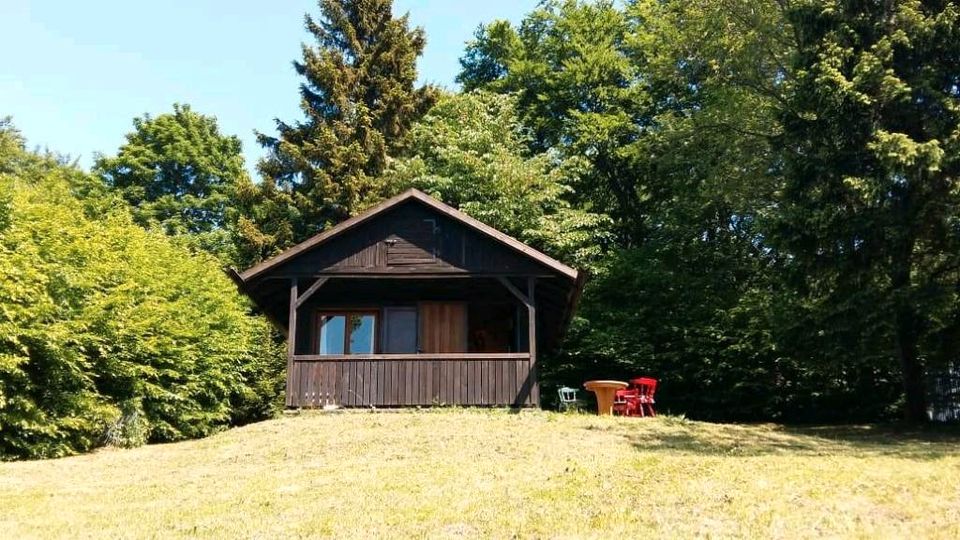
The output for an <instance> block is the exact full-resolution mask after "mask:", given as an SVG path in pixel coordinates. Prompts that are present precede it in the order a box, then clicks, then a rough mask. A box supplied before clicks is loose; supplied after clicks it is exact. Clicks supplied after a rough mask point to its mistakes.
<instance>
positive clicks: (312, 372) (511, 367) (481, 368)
mask: <svg viewBox="0 0 960 540" xmlns="http://www.w3.org/2000/svg"><path fill="white" fill-rule="evenodd" d="M532 382H533V381H532V380H531V378H530V360H529V358H502V357H501V358H497V357H487V358H483V357H477V356H473V357H470V358H463V359H449V358H444V359H431V358H429V357H425V358H424V359H416V360H412V359H402V360H399V359H385V358H382V357H377V358H360V359H357V360H352V359H350V360H344V359H337V360H326V359H324V360H301V361H294V363H293V373H292V377H291V384H292V386H293V388H292V392H291V393H292V403H291V406H293V407H302V408H319V407H324V406H326V405H336V406H340V407H370V406H374V407H401V406H415V405H421V406H427V405H464V406H469V405H476V406H484V405H500V406H504V405H506V406H513V407H524V406H530V405H533V404H534V402H533V401H532V397H531V391H530V389H531V386H532Z"/></svg>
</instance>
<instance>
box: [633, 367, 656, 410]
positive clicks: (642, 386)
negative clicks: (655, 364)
mask: <svg viewBox="0 0 960 540" xmlns="http://www.w3.org/2000/svg"><path fill="white" fill-rule="evenodd" d="M630 386H631V387H633V388H634V389H635V391H636V392H637V405H636V408H637V409H638V410H639V413H640V416H647V414H646V412H649V413H650V416H656V415H657V411H655V410H654V408H653V405H654V403H656V402H655V401H654V400H653V396H654V394H656V393H657V380H656V379H651V378H650V377H639V378H636V379H631V380H630ZM644 407H646V411H644Z"/></svg>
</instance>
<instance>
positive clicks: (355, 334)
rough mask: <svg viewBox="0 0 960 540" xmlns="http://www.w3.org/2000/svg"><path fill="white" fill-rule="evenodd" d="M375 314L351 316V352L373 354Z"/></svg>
mask: <svg viewBox="0 0 960 540" xmlns="http://www.w3.org/2000/svg"><path fill="white" fill-rule="evenodd" d="M374 319H375V317H374V316H373V315H351V316H350V354H373V336H374V335H375V334H374V333H373V332H374V328H373V326H374Z"/></svg>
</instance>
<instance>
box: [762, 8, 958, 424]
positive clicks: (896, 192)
mask: <svg viewBox="0 0 960 540" xmlns="http://www.w3.org/2000/svg"><path fill="white" fill-rule="evenodd" d="M787 14H788V17H789V20H790V22H791V23H792V26H793V28H794V29H795V33H796V35H797V41H798V44H797V51H796V55H795V56H794V60H793V62H792V64H791V66H790V70H791V73H792V77H791V79H790V89H789V92H788V94H787V99H786V100H785V102H784V106H783V107H781V108H780V115H781V121H782V124H783V135H782V136H781V137H779V138H778V139H777V142H778V148H779V151H780V155H781V156H782V159H783V163H784V189H783V192H782V197H781V198H780V199H779V202H780V205H779V207H778V213H777V224H778V227H777V228H776V229H775V232H776V236H775V237H776V239H777V240H778V244H779V245H780V246H782V248H783V249H785V250H787V251H788V252H789V253H790V254H792V255H794V256H795V260H794V265H793V266H794V268H793V270H794V271H795V272H796V274H797V276H798V277H799V276H802V278H800V279H802V286H801V290H802V291H803V292H804V293H805V295H806V296H808V297H809V298H810V299H811V301H812V302H815V303H816V305H817V307H818V308H820V310H821V312H822V313H823V314H824V316H827V317H830V318H831V319H833V320H836V321H844V322H842V323H841V324H840V326H839V328H846V327H849V326H850V325H851V324H856V325H857V327H858V329H859V330H861V331H863V332H865V333H868V335H869V336H870V338H871V339H872V340H874V341H876V342H877V344H878V347H879V348H880V350H881V351H882V352H883V353H884V356H885V357H886V358H887V359H896V360H897V361H898V363H899V368H900V372H901V377H902V380H903V390H904V395H905V399H906V407H905V408H906V414H907V418H908V419H910V420H913V421H920V420H923V419H925V418H926V417H927V410H926V400H925V388H924V380H923V373H924V366H925V364H927V363H934V364H937V363H939V364H941V365H942V364H943V363H946V362H950V361H956V350H957V349H956V344H957V342H958V338H960V333H958V332H960V325H958V320H960V319H958V317H960V309H958V308H957V306H958V303H957V301H958V296H957V292H958V284H960V273H958V269H960V258H958V254H960V243H958V241H960V229H958V227H957V223H958V221H957V220H958V217H960V198H958V195H960V189H958V184H957V182H958V173H960V90H958V79H957V65H958V64H957V62H958V60H960V40H958V39H957V38H958V36H960V8H958V6H956V5H954V4H953V3H951V2H926V3H921V2H913V1H909V2H878V3H873V4H870V3H867V4H863V3H843V2H838V3H820V2H797V3H796V4H795V5H793V6H792V7H791V9H790V10H789V11H788V13H787ZM798 281H799V279H798ZM868 313H869V314H873V315H872V316H866V314H868ZM851 321H855V322H851ZM857 323H859V324H857Z"/></svg>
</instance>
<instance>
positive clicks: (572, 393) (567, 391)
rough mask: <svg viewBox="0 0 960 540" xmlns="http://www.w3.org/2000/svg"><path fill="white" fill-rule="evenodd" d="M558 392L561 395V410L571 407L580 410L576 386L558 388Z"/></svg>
mask: <svg viewBox="0 0 960 540" xmlns="http://www.w3.org/2000/svg"><path fill="white" fill-rule="evenodd" d="M557 394H559V396H560V410H561V411H568V410H570V409H571V408H572V409H573V410H580V400H579V399H577V389H576V388H570V387H567V386H564V387H561V388H560V389H559V390H557Z"/></svg>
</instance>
